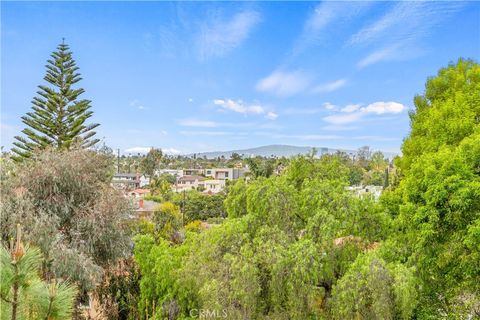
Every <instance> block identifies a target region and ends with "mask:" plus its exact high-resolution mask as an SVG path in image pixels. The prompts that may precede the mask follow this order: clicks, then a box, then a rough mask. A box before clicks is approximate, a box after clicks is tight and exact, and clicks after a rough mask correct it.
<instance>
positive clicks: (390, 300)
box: [331, 253, 417, 319]
mask: <svg viewBox="0 0 480 320" xmlns="http://www.w3.org/2000/svg"><path fill="white" fill-rule="evenodd" d="M415 286H416V279H415V277H414V276H413V270H411V269H408V268H406V267H405V266H403V265H402V264H395V265H387V264H386V263H385V261H384V260H383V259H381V258H379V257H376V256H375V254H372V253H369V254H365V255H361V256H359V257H358V258H357V260H356V261H355V262H354V263H353V264H352V265H351V267H350V269H349V270H348V272H347V273H346V274H345V275H344V276H343V277H342V278H341V279H340V280H339V281H338V283H337V285H336V286H335V288H334V290H333V295H332V302H331V303H332V308H331V310H332V311H331V313H332V317H333V319H411V317H412V315H413V312H414V310H415V306H416V304H417V292H416V289H415Z"/></svg>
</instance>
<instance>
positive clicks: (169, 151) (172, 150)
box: [162, 148, 182, 155]
mask: <svg viewBox="0 0 480 320" xmlns="http://www.w3.org/2000/svg"><path fill="white" fill-rule="evenodd" d="M162 152H163V153H165V154H171V155H176V154H181V153H182V152H181V151H180V150H178V149H175V148H164V149H162Z"/></svg>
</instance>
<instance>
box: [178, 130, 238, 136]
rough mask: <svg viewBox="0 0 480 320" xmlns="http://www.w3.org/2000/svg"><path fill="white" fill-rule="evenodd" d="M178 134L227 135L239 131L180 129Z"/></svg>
mask: <svg viewBox="0 0 480 320" xmlns="http://www.w3.org/2000/svg"><path fill="white" fill-rule="evenodd" d="M180 134H182V135H184V136H228V135H235V134H241V133H236V132H227V131H180Z"/></svg>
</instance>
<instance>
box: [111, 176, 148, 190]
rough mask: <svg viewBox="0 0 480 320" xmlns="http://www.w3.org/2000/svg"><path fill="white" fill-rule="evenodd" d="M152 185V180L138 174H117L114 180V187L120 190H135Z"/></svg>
mask: <svg viewBox="0 0 480 320" xmlns="http://www.w3.org/2000/svg"><path fill="white" fill-rule="evenodd" d="M149 183H150V178H148V177H146V176H145V175H140V174H138V173H116V174H115V175H114V176H113V178H112V186H114V187H115V188H117V189H120V190H133V189H138V188H141V187H144V186H146V185H148V184H149Z"/></svg>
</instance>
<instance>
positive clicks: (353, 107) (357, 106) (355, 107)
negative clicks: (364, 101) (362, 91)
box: [340, 104, 361, 112]
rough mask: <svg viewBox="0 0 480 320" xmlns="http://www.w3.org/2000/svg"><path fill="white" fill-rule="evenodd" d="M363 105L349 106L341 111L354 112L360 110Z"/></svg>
mask: <svg viewBox="0 0 480 320" xmlns="http://www.w3.org/2000/svg"><path fill="white" fill-rule="evenodd" d="M360 106H361V104H349V105H346V106H345V107H343V108H342V109H340V111H342V112H354V111H357V110H358V109H360Z"/></svg>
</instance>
